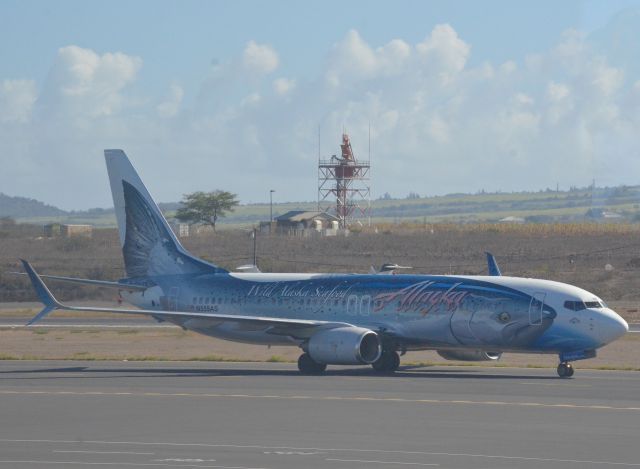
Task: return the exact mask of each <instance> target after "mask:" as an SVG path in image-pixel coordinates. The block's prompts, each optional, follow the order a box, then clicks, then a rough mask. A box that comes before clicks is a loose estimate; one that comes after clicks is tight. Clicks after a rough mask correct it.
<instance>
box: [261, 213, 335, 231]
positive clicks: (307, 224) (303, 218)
mask: <svg viewBox="0 0 640 469" xmlns="http://www.w3.org/2000/svg"><path fill="white" fill-rule="evenodd" d="M338 227H339V220H338V217H336V216H335V215H331V214H330V213H327V212H320V211H305V210H292V211H290V212H287V213H285V214H284V215H280V216H279V217H276V218H275V220H274V222H273V223H270V222H263V223H261V224H260V230H261V231H262V232H267V233H271V232H274V231H275V233H277V234H282V235H287V236H313V235H320V236H322V235H326V236H332V235H333V236H335V235H336V234H337V233H338Z"/></svg>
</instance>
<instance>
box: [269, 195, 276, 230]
mask: <svg viewBox="0 0 640 469" xmlns="http://www.w3.org/2000/svg"><path fill="white" fill-rule="evenodd" d="M274 192H275V190H274V189H271V190H270V191H269V215H270V218H271V223H273V193H274Z"/></svg>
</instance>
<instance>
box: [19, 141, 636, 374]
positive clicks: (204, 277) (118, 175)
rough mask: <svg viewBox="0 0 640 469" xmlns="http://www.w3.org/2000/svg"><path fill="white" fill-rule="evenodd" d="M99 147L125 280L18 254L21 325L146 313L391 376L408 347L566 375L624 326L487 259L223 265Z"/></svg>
mask: <svg viewBox="0 0 640 469" xmlns="http://www.w3.org/2000/svg"><path fill="white" fill-rule="evenodd" d="M104 154H105V159H106V165H107V170H108V174H109V180H110V185H111V191H112V195H113V202H114V207H115V213H116V218H117V224H118V233H119V238H120V243H121V246H122V253H123V256H124V264H125V270H126V274H127V277H126V278H123V279H121V280H118V281H113V282H111V281H101V280H91V279H78V278H69V277H59V276H53V275H48V276H45V275H42V276H41V275H39V274H38V273H37V272H36V271H35V270H34V268H33V267H32V266H31V265H30V264H29V263H28V262H27V261H24V260H23V261H22V263H23V266H24V269H25V271H26V273H27V275H28V276H29V278H30V280H31V283H32V284H33V287H34V289H35V291H36V293H37V295H38V297H39V298H40V300H41V302H42V303H43V304H44V308H43V309H42V311H40V312H39V313H38V314H37V315H36V316H35V317H34V318H33V319H32V320H31V321H29V323H28V325H31V324H35V323H36V322H38V321H39V320H41V319H42V318H44V317H45V316H47V315H48V314H49V313H51V312H52V311H55V310H58V309H64V310H71V311H94V312H110V313H116V314H118V313H119V314H135V315H144V316H148V317H151V318H154V319H156V320H157V321H161V322H162V321H168V322H170V323H173V324H176V325H178V326H181V327H183V328H184V329H188V330H191V331H195V332H199V333H201V334H205V335H207V336H212V337H217V338H221V339H227V340H231V341H239V342H246V343H253V344H265V345H291V346H296V347H299V348H300V349H301V350H302V354H301V355H300V358H299V359H298V368H299V370H300V372H301V373H303V374H321V373H323V372H324V371H325V370H326V367H327V365H371V366H372V367H373V369H374V370H375V371H377V372H380V373H389V374H390V373H393V372H395V371H396V370H398V367H399V365H400V354H404V353H405V352H407V351H410V350H435V351H437V353H438V354H440V355H441V356H442V357H444V358H446V359H450V360H465V361H493V360H497V359H499V358H500V356H501V355H502V353H504V352H521V353H540V354H542V353H544V354H557V355H558V357H559V365H558V367H557V373H558V375H559V376H560V377H563V378H568V377H571V376H572V375H573V373H574V369H573V366H572V364H571V362H573V361H577V360H583V359H588V358H592V357H595V356H596V350H597V349H598V348H600V347H602V346H604V345H606V344H608V343H610V342H612V341H614V340H616V339H618V338H619V337H621V336H622V335H624V334H625V333H626V332H627V331H628V328H629V327H628V324H627V323H626V322H625V320H624V319H623V318H622V317H620V316H619V315H618V314H616V313H615V312H614V311H613V310H612V309H611V308H609V307H608V306H607V305H606V304H605V303H604V301H602V300H601V299H600V298H599V297H597V296H596V295H594V294H593V293H589V292H588V291H585V290H583V289H580V288H578V287H575V286H572V285H568V284H564V283H559V282H554V281H549V280H539V279H529V278H518V277H509V276H504V275H500V271H499V268H498V267H497V263H496V262H495V259H493V256H491V257H488V262H489V267H490V269H489V270H490V275H488V276H462V275H413V274H411V275H379V274H378V273H370V274H333V273H332V274H328V273H311V274H297V273H263V272H259V271H257V269H256V271H245V272H229V271H227V270H225V269H223V268H221V267H219V266H217V265H215V264H213V263H211V262H208V261H205V260H203V259H200V258H198V257H196V256H194V255H192V254H191V253H189V252H188V251H187V250H186V249H185V248H184V247H183V246H182V244H181V243H180V241H179V240H178V238H177V237H176V235H175V234H174V233H173V231H172V230H171V228H170V226H169V224H168V223H167V221H166V219H165V218H164V217H163V215H162V213H161V211H160V210H159V209H158V206H157V205H156V204H155V202H154V201H153V199H152V198H151V195H150V194H149V192H148V191H147V189H146V188H145V186H144V184H143V183H142V180H141V179H140V177H139V176H138V173H137V172H136V171H135V169H134V168H133V166H132V165H131V162H130V161H129V159H128V157H127V156H126V155H125V153H124V151H122V150H105V152H104ZM250 270H251V269H250ZM43 278H48V279H52V280H61V281H67V282H75V283H80V284H88V285H94V286H96V285H98V286H102V287H106V288H112V289H116V290H118V291H119V292H120V294H121V296H122V298H123V299H124V300H126V301H127V302H128V303H131V304H133V305H135V306H136V307H138V308H139V309H118V308H97V307H85V306H70V305H66V304H63V303H60V302H59V301H58V300H57V299H56V298H55V297H54V295H53V294H52V293H51V291H50V290H49V289H48V288H47V286H46V285H45V283H44V281H43Z"/></svg>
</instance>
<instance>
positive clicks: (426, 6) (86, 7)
mask: <svg viewBox="0 0 640 469" xmlns="http://www.w3.org/2000/svg"><path fill="white" fill-rule="evenodd" d="M638 8H640V2H639V1H630V0H629V1H624V0H619V1H578V2H571V1H565V2H552V1H536V2H513V1H484V2H479V1H466V2H463V1H457V2H451V1H446V2H445V1H443V2H438V1H431V2H427V1H397V2H375V1H350V2H333V1H323V2H299V1H271V2H268V1H252V2H250V1H228V2H212V1H186V2H177V1H173V2H169V1H134V2H119V1H110V2H86V1H57V2H47V1H42V2H34V1H6V0H5V1H3V2H2V3H0V57H2V60H0V137H2V141H3V142H2V143H0V151H1V153H0V162H2V163H3V167H4V168H7V171H3V173H2V175H0V191H1V192H5V193H8V194H10V195H24V196H32V197H36V198H39V199H42V200H45V201H47V202H50V203H54V204H57V205H59V206H61V207H63V208H67V209H71V208H76V209H80V208H88V207H92V206H108V205H109V204H110V200H109V193H108V185H107V184H106V183H105V181H106V176H105V175H104V168H103V163H102V161H101V157H100V154H99V150H100V147H101V146H109V147H122V148H124V149H125V150H126V151H127V152H128V153H129V155H130V156H131V158H132V160H133V161H134V164H135V165H136V166H137V167H138V168H139V169H140V171H141V173H142V174H143V179H145V180H146V181H147V182H148V185H149V187H150V189H151V191H152V193H154V194H155V195H156V196H157V198H158V199H159V200H162V201H169V200H178V199H179V198H180V197H181V195H182V194H183V193H185V192H189V191H192V190H197V189H200V190H212V189H215V188H218V187H220V188H224V189H228V190H233V191H235V192H237V193H238V194H239V195H240V198H241V200H243V201H244V202H249V201H261V200H262V199H264V198H265V197H266V196H268V188H269V187H271V186H274V187H277V188H278V194H279V196H281V197H282V198H283V199H284V200H313V199H314V198H315V195H316V194H315V189H314V187H315V180H314V176H315V169H314V165H313V160H314V157H315V156H316V155H315V152H316V149H315V146H316V140H317V130H315V129H317V126H318V124H320V125H321V128H322V138H323V146H324V147H326V148H327V149H329V148H330V147H331V145H332V144H333V146H334V147H335V149H334V150H332V151H333V152H335V151H337V145H338V142H339V138H340V136H339V133H340V130H341V128H342V127H343V126H345V127H347V129H349V130H350V131H351V132H352V133H353V135H352V137H353V138H352V140H353V141H354V146H355V148H356V150H358V149H360V150H364V145H363V143H364V139H365V135H364V133H363V132H364V128H365V127H367V126H368V123H369V122H372V126H373V129H374V148H375V151H374V156H375V157H376V158H378V159H377V160H376V166H375V167H376V168H379V170H378V171H379V173H378V174H380V173H383V174H385V176H386V177H384V178H382V177H379V176H378V177H376V174H375V173H374V174H373V176H374V184H373V187H374V194H376V195H379V194H380V193H383V192H390V193H392V194H393V195H396V196H404V195H406V193H408V192H409V191H414V192H418V193H420V194H442V193H447V192H456V191H461V190H468V191H476V190H480V189H487V190H496V189H501V190H516V189H519V188H522V189H537V188H540V187H546V186H552V187H555V184H556V183H559V184H560V185H562V186H565V187H566V186H568V185H574V184H581V183H582V184H585V183H587V181H588V180H590V179H591V177H592V176H598V177H599V178H601V180H602V181H603V183H608V184H619V183H634V182H637V181H636V180H635V178H633V177H631V176H630V175H631V174H633V171H630V169H636V166H634V165H635V164H636V163H635V160H637V159H638V158H637V156H638V154H637V151H638V144H637V143H634V142H633V139H632V138H631V136H632V135H633V134H634V131H635V133H636V135H637V130H638V129H637V128H635V125H636V124H637V123H638V122H639V120H640V119H639V118H638V115H637V114H638V107H637V104H636V101H634V100H635V94H634V93H635V91H634V90H635V88H634V87H635V86H636V85H637V84H638V83H640V81H638V80H640V76H638V64H637V63H635V61H634V60H633V59H629V57H633V54H631V55H629V53H628V51H625V54H622V53H621V52H620V50H614V49H615V48H616V46H615V44H616V42H615V40H614V39H615V37H617V35H619V34H623V33H624V32H625V31H627V32H631V33H632V34H634V33H635V31H637V30H638V27H640V22H638V21H636V22H634V21H635V20H634V19H633V18H634V15H627V14H626V13H625V14H623V15H622V19H621V15H620V12H621V11H623V12H632V13H633V12H636V13H637V11H638ZM616 15H618V16H616ZM616 18H618V20H617V21H616V20H615V19H616ZM603 31H604V32H603ZM594 38H597V40H596V39H594ZM612 38H613V39H612ZM612 44H613V45H612ZM252 45H253V46H252ZM387 46H388V47H387ZM637 46H638V44H632V45H631V46H629V47H627V45H626V44H625V45H624V47H623V48H626V49H628V48H633V47H637ZM638 52H640V50H639V51H638ZM569 64H571V65H570V66H569ZM578 71H579V72H580V73H578ZM585 77H586V78H585ZM594 84H595V85H594ZM594 86H595V88H594ZM637 86H638V89H639V90H640V85H637ZM594 107H596V108H597V109H596V110H597V111H598V112H595V111H594V110H593V109H594ZM483 111H484V113H483ZM603 125H604V127H603ZM500 128H503V129H504V130H502V131H501V130H500ZM7 140H9V142H7ZM462 142H468V143H467V144H466V145H465V144H463V143H462ZM358 145H360V146H358ZM327 151H328V150H327ZM549 155H551V156H549ZM568 155H569V156H568ZM634 157H635V158H634ZM545 158H546V159H545ZM558 159H568V161H567V163H566V164H560V163H559V162H558ZM505 161H508V162H509V163H508V164H506V165H505V164H504V162H505ZM610 162H615V164H611V165H610V164H609V163H610ZM627 162H628V164H629V167H628V168H626V170H624V169H622V168H621V166H624V165H625V164H627ZM457 166H459V167H457ZM576 167H578V168H579V169H577V170H575V171H573V172H572V173H570V172H569V171H568V169H569V168H576ZM637 169H640V168H637ZM41 170H44V171H43V173H44V175H42V174H39V172H40V171H41ZM434 170H437V171H438V173H439V174H442V176H443V177H440V178H430V177H429V175H430V174H433V171H434ZM454 170H455V171H454ZM291 172H294V173H295V174H297V175H299V177H296V178H295V180H292V178H291ZM167 175H172V177H169V180H167ZM527 175H529V176H531V175H533V177H527ZM61 181H64V182H66V183H67V184H68V187H75V188H77V190H78V191H79V192H81V191H85V192H87V195H86V196H83V197H78V195H77V193H74V191H70V190H69V191H60V190H57V187H59V183H60V182H61ZM265 184H266V185H265ZM267 186H269V187H267ZM265 188H266V189H265ZM265 194H266V196H265Z"/></svg>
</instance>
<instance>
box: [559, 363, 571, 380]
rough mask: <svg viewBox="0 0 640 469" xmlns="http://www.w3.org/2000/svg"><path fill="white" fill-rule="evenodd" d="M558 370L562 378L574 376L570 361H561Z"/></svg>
mask: <svg viewBox="0 0 640 469" xmlns="http://www.w3.org/2000/svg"><path fill="white" fill-rule="evenodd" d="M557 371H558V376H560V377H561V378H570V377H571V376H573V367H572V366H571V365H570V364H569V363H560V364H559V365H558V369H557Z"/></svg>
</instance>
